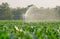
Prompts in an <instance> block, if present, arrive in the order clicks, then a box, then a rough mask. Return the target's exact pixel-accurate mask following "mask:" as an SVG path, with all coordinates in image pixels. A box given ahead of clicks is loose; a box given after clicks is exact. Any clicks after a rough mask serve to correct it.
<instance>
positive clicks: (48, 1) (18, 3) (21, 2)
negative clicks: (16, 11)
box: [0, 0, 60, 8]
mask: <svg viewBox="0 0 60 39" xmlns="http://www.w3.org/2000/svg"><path fill="white" fill-rule="evenodd" d="M2 2H7V3H8V4H9V5H10V7H13V8H15V7H27V6H28V5H31V4H34V5H36V6H37V7H45V8H47V7H50V8H53V7H56V6H60V0H0V4H1V3H2Z"/></svg>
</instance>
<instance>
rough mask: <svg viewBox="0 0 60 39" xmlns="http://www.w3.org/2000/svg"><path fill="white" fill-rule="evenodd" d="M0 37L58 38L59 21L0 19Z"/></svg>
mask: <svg viewBox="0 0 60 39" xmlns="http://www.w3.org/2000/svg"><path fill="white" fill-rule="evenodd" d="M0 39H60V21H58V22H57V21H55V22H46V21H45V22H26V23H25V22H24V21H19V20H0Z"/></svg>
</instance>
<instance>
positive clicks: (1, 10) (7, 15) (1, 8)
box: [0, 3, 60, 20]
mask: <svg viewBox="0 0 60 39" xmlns="http://www.w3.org/2000/svg"><path fill="white" fill-rule="evenodd" d="M31 6H32V5H28V6H27V7H25V8H20V7H17V8H11V7H9V4H8V3H2V4H0V20H23V19H24V18H23V15H24V14H25V12H26V11H27V9H28V8H29V7H31ZM41 9H43V8H41ZM52 9H54V10H55V11H56V12H57V13H60V6H57V7H55V8H52Z"/></svg>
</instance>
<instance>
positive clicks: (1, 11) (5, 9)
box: [0, 3, 11, 20]
mask: <svg viewBox="0 0 60 39" xmlns="http://www.w3.org/2000/svg"><path fill="white" fill-rule="evenodd" d="M10 14H11V13H10V7H9V5H8V3H2V4H1V5H0V19H1V20H4V19H10Z"/></svg>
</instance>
